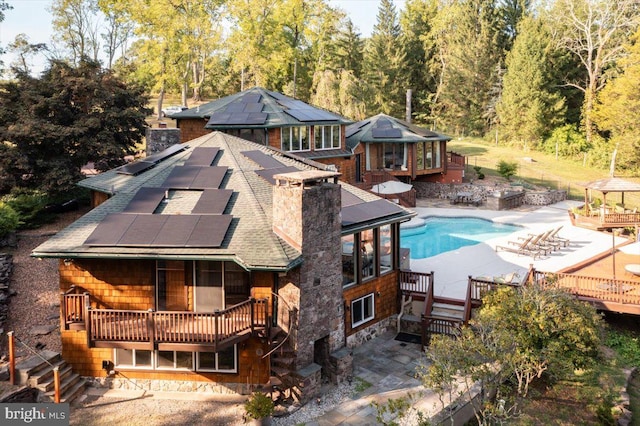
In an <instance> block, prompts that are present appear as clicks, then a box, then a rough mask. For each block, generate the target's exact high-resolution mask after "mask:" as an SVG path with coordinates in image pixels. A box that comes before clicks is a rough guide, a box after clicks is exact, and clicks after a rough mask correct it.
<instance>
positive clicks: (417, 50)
mask: <svg viewBox="0 0 640 426" xmlns="http://www.w3.org/2000/svg"><path fill="white" fill-rule="evenodd" d="M437 13H438V2H437V1H435V0H411V1H408V2H407V3H406V5H405V8H404V10H403V12H402V13H401V14H400V26H401V28H402V34H403V39H404V43H405V49H406V52H407V55H406V64H407V71H408V87H407V88H410V89H411V90H412V91H413V95H412V115H413V116H415V117H416V118H418V120H420V121H423V122H431V121H432V120H433V116H432V112H431V109H432V102H433V96H434V93H435V91H436V89H437V79H436V78H435V77H436V76H437V73H432V72H431V71H432V70H433V69H434V68H436V67H437V61H436V57H435V46H434V43H433V39H432V38H430V37H428V35H429V33H430V32H431V29H432V25H433V21H434V19H435V17H436V15H437Z"/></svg>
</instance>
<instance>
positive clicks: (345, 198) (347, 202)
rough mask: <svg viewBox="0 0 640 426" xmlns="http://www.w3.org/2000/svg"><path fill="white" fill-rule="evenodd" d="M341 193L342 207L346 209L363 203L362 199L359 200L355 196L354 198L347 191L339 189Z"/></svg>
mask: <svg viewBox="0 0 640 426" xmlns="http://www.w3.org/2000/svg"><path fill="white" fill-rule="evenodd" d="M340 192H341V193H342V203H341V204H342V207H343V208H344V207H346V206H352V205H354V204H360V203H364V200H363V199H362V198H359V197H357V196H355V195H354V194H352V193H351V192H349V191H346V190H345V189H344V188H341V191H340Z"/></svg>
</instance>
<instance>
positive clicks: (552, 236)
mask: <svg viewBox="0 0 640 426" xmlns="http://www.w3.org/2000/svg"><path fill="white" fill-rule="evenodd" d="M561 229H562V225H560V226H558V227H557V228H556V229H554V230H553V232H552V233H551V234H549V238H548V239H549V240H551V241H554V242H557V243H560V244H563V245H564V246H565V247H568V246H569V244H570V243H571V241H570V240H569V239H568V238H563V237H561V236H560V235H558V233H559V232H560V230H561Z"/></svg>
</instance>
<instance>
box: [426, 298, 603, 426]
mask: <svg viewBox="0 0 640 426" xmlns="http://www.w3.org/2000/svg"><path fill="white" fill-rule="evenodd" d="M600 331H601V319H600V317H599V316H598V314H597V313H596V310H595V309H594V308H593V307H592V306H590V305H588V304H586V303H584V302H581V301H578V300H576V299H575V298H574V297H573V296H572V295H571V294H569V293H567V292H565V291H563V290H561V289H551V288H545V289H543V288H541V287H539V286H537V285H527V286H525V287H522V288H519V289H515V288H510V287H509V288H507V287H505V288H501V289H499V290H496V291H494V292H491V293H489V294H488V295H487V296H485V298H483V305H482V307H481V308H480V310H479V312H478V315H477V317H476V318H475V319H473V320H472V321H471V322H470V326H469V327H465V328H464V329H463V330H462V332H461V335H460V336H459V337H458V338H457V339H453V340H452V339H450V338H448V337H445V336H436V337H434V338H433V339H432V341H431V344H430V346H429V349H428V351H427V358H428V359H429V360H430V361H431V364H430V365H428V366H424V367H423V368H422V369H421V371H420V376H421V377H422V379H423V383H424V384H425V386H427V387H431V388H433V389H434V390H435V391H436V392H438V394H439V395H441V398H444V396H445V395H446V394H447V393H450V396H451V397H452V398H453V397H456V396H463V395H464V396H466V397H471V396H473V394H474V393H475V391H476V390H477V388H474V385H475V384H479V385H480V386H481V389H482V390H481V391H480V392H479V393H478V396H479V398H478V399H477V400H471V403H472V405H473V408H474V412H475V414H476V418H477V420H478V424H486V423H490V422H493V421H495V422H499V421H504V420H506V419H507V418H508V417H509V416H511V415H513V414H514V413H515V412H516V411H517V406H518V403H519V401H520V400H521V399H522V398H526V397H527V395H528V393H529V388H530V385H531V383H533V382H534V381H535V380H538V379H540V378H541V377H542V376H543V375H546V376H549V377H555V378H561V377H566V375H567V374H570V373H572V372H573V371H574V370H575V369H577V368H585V367H588V366H589V365H591V364H592V363H593V362H595V359H596V357H597V355H598V347H599V344H600ZM509 382H511V383H513V387H511V388H508V387H505V386H503V384H504V383H509ZM500 400H502V401H500ZM494 402H497V403H494Z"/></svg>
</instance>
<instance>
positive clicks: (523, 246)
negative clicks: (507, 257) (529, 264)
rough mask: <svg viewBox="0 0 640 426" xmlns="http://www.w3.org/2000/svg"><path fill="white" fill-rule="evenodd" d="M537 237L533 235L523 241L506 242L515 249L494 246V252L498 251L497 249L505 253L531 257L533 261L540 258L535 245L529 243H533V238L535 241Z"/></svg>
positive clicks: (538, 250)
mask: <svg viewBox="0 0 640 426" xmlns="http://www.w3.org/2000/svg"><path fill="white" fill-rule="evenodd" d="M538 237H539V236H536V237H534V236H533V235H530V236H528V237H525V239H524V240H523V241H507V243H508V244H511V245H513V246H515V247H511V246H496V251H498V249H501V250H505V251H510V252H512V253H517V254H524V255H527V256H531V257H533V258H534V259H535V258H536V256H540V249H539V248H538V247H536V246H535V245H532V244H531V242H532V241H533V239H534V238H536V239H537V238H538Z"/></svg>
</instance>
